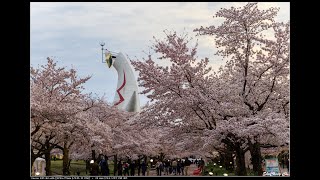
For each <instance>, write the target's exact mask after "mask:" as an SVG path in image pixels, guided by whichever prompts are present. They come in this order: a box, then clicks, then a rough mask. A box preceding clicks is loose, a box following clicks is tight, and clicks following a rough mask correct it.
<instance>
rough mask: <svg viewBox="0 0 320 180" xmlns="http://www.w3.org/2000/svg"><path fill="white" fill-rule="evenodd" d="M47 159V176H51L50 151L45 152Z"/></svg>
mask: <svg viewBox="0 0 320 180" xmlns="http://www.w3.org/2000/svg"><path fill="white" fill-rule="evenodd" d="M44 157H45V160H46V168H45V170H46V176H51V175H52V172H51V157H50V151H49V150H48V151H46V153H45V154H44Z"/></svg>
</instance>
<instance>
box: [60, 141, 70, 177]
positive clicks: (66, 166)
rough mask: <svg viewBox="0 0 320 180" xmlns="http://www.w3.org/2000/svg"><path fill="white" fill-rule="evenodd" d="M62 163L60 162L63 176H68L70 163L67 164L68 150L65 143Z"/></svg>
mask: <svg viewBox="0 0 320 180" xmlns="http://www.w3.org/2000/svg"><path fill="white" fill-rule="evenodd" d="M62 160H63V162H62V172H63V175H70V170H69V167H70V162H69V149H68V148H67V146H66V143H65V144H64V146H63V159H62Z"/></svg>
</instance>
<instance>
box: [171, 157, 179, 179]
mask: <svg viewBox="0 0 320 180" xmlns="http://www.w3.org/2000/svg"><path fill="white" fill-rule="evenodd" d="M171 166H172V173H173V172H174V175H177V166H178V162H177V160H176V159H173V161H172V164H171Z"/></svg>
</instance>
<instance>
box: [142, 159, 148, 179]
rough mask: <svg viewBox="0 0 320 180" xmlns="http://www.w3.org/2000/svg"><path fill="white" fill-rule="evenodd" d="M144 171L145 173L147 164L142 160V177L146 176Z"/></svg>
mask: <svg viewBox="0 0 320 180" xmlns="http://www.w3.org/2000/svg"><path fill="white" fill-rule="evenodd" d="M146 171H147V164H146V163H145V162H144V161H143V160H142V163H141V172H142V176H145V175H146Z"/></svg>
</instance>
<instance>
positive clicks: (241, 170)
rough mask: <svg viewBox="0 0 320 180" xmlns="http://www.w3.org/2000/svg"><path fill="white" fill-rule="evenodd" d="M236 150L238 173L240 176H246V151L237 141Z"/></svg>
mask: <svg viewBox="0 0 320 180" xmlns="http://www.w3.org/2000/svg"><path fill="white" fill-rule="evenodd" d="M235 151H236V164H237V168H236V175H238V176H246V175H247V170H246V163H245V158H244V154H245V152H244V151H243V150H242V149H241V147H240V145H239V144H238V143H236V145H235Z"/></svg>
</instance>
